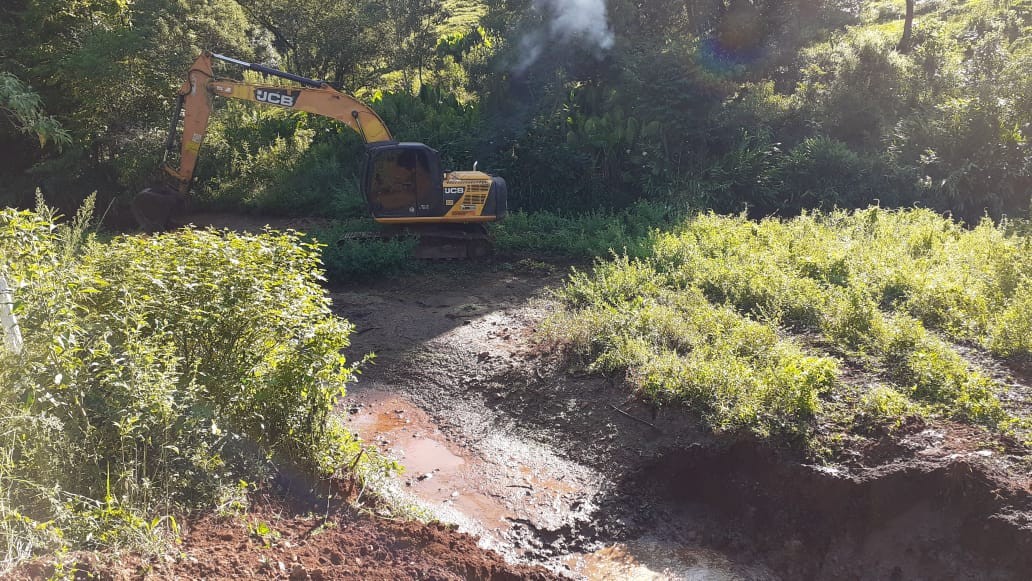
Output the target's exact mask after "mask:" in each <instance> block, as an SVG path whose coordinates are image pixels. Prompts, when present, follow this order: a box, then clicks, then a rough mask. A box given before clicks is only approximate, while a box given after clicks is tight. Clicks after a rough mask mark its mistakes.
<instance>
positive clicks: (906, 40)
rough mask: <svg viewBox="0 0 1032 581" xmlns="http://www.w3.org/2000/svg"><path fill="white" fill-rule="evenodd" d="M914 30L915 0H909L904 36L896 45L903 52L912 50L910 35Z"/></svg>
mask: <svg viewBox="0 0 1032 581" xmlns="http://www.w3.org/2000/svg"><path fill="white" fill-rule="evenodd" d="M913 30H914V0H907V13H906V16H905V17H904V20H903V37H902V38H900V39H899V46H897V47H896V49H897V50H899V52H901V53H904V54H905V53H908V52H910V37H911V35H912V33H913Z"/></svg>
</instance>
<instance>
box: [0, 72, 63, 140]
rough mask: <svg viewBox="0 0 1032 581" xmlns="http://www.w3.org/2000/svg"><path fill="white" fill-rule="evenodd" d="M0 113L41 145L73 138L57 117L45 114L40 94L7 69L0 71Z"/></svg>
mask: <svg viewBox="0 0 1032 581" xmlns="http://www.w3.org/2000/svg"><path fill="white" fill-rule="evenodd" d="M0 112H3V113H4V115H5V116H6V117H7V119H8V121H10V122H11V123H13V124H14V126H15V127H17V128H18V130H19V131H21V132H22V133H28V134H35V135H36V137H38V138H39V146H40V147H44V146H45V145H46V144H47V142H48V141H52V142H53V143H55V144H56V145H57V146H59V147H60V146H62V145H68V144H69V143H71V141H72V137H71V135H70V134H69V133H68V131H66V130H65V129H64V128H62V127H61V124H60V123H59V122H58V121H57V119H55V118H54V117H53V116H51V115H47V114H46V113H44V111H43V102H42V99H40V97H39V95H38V94H36V92H35V91H33V90H32V88H31V87H29V86H28V85H26V84H25V83H23V82H21V81H20V80H19V79H18V77H16V76H14V75H12V74H10V73H6V72H0Z"/></svg>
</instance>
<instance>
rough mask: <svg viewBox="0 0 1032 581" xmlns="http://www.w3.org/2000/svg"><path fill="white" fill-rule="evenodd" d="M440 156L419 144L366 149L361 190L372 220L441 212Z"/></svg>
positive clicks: (415, 216) (432, 214)
mask: <svg viewBox="0 0 1032 581" xmlns="http://www.w3.org/2000/svg"><path fill="white" fill-rule="evenodd" d="M440 159H441V158H440V155H439V154H438V153H437V151H435V150H434V149H432V148H430V147H428V146H427V145H425V144H422V143H397V142H388V143H377V144H372V145H370V146H369V147H368V149H367V150H366V163H365V172H364V173H365V175H364V176H363V182H364V183H363V188H362V191H363V193H364V194H365V196H366V203H367V204H368V205H369V211H370V212H371V213H372V215H373V218H388V219H389V218H433V217H439V216H441V215H442V214H443V213H444V197H443V190H442V187H441V186H442V181H441V175H442V174H441V162H440Z"/></svg>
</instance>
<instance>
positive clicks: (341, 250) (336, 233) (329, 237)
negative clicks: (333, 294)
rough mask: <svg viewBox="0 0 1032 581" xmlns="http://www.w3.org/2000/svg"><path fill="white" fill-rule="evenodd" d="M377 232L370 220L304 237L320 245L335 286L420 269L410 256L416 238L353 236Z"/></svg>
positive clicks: (332, 227) (330, 279)
mask: <svg viewBox="0 0 1032 581" xmlns="http://www.w3.org/2000/svg"><path fill="white" fill-rule="evenodd" d="M377 230H378V226H377V225H376V224H375V223H374V222H372V221H371V220H366V219H359V220H348V221H342V222H338V223H336V224H333V225H329V226H324V227H321V228H315V229H313V230H311V231H309V232H308V233H307V235H306V238H307V239H308V240H312V241H315V242H318V244H319V245H320V251H321V254H322V263H323V266H324V267H325V269H326V278H327V279H328V280H329V281H330V282H331V283H334V284H342V283H346V282H349V281H352V280H355V279H367V278H371V277H373V276H390V275H395V274H401V273H403V272H409V271H412V270H415V269H417V268H419V267H420V265H419V262H418V261H417V260H416V258H415V256H414V255H413V250H415V248H416V244H417V243H418V240H417V239H416V238H415V237H399V238H387V239H379V238H375V237H369V238H363V237H360V236H359V237H355V236H353V235H354V234H355V233H368V232H376V231H377ZM349 236H350V237H349Z"/></svg>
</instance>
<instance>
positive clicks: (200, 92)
mask: <svg viewBox="0 0 1032 581" xmlns="http://www.w3.org/2000/svg"><path fill="white" fill-rule="evenodd" d="M213 58H218V59H219V60H223V61H226V62H230V63H233V64H237V65H240V66H242V67H244V68H247V69H250V70H254V71H257V72H260V73H264V74H267V75H273V76H277V77H282V78H285V79H288V80H291V81H295V82H297V83H300V84H301V85H303V86H301V87H282V86H274V85H265V84H256V83H248V82H243V81H236V80H232V79H221V78H216V77H215V76H214V73H213V72H212V59H213ZM213 96H219V97H225V98H227V99H239V100H243V101H251V102H253V103H259V104H263V105H273V106H276V107H283V108H286V109H293V110H296V111H306V112H308V113H313V114H315V115H321V116H323V117H330V118H332V119H336V120H337V121H339V122H341V123H343V124H345V125H347V126H348V127H350V128H351V129H353V130H354V131H355V132H356V133H358V134H359V135H361V136H362V139H363V140H364V141H365V142H366V143H377V142H388V141H391V140H392V138H391V133H390V131H388V130H387V126H386V125H384V122H383V120H382V119H380V116H379V115H377V114H376V112H375V111H373V110H372V109H371V108H370V107H369V106H368V105H366V104H365V103H363V102H361V101H359V100H358V99H355V98H354V97H352V96H350V95H347V94H345V93H341V92H340V91H337V90H336V89H334V88H333V87H331V86H330V85H329V84H327V83H325V82H323V81H316V80H313V79H308V78H305V77H301V76H298V75H294V74H291V73H287V72H284V71H280V70H277V69H273V68H271V67H265V66H262V65H256V64H251V63H247V62H244V61H240V60H237V59H232V58H229V57H225V56H222V55H216V54H212V53H209V52H205V53H203V54H201V55H200V56H199V57H197V60H195V61H194V63H193V65H192V66H191V67H190V71H189V73H188V74H187V79H186V81H185V82H184V83H183V86H182V87H181V88H180V90H179V99H178V104H177V107H176V109H175V112H174V113H173V116H172V122H171V126H170V128H169V136H168V141H167V142H166V153H165V161H164V163H163V164H162V169H163V170H164V171H165V172H166V173H168V174H169V175H170V176H172V178H173V179H174V180H175V181H176V188H175V189H176V190H177V191H178V193H179V194H180V195H182V196H186V195H187V193H188V192H189V189H190V183H191V181H192V180H193V175H194V171H195V170H196V168H197V159H198V156H199V154H200V149H201V145H202V144H203V143H204V137H205V134H206V133H207V131H208V121H209V119H210V118H211V110H212V97H213ZM181 115H182V117H183V132H182V134H181V136H182V137H181V139H180V144H179V167H174V166H173V165H172V164H171V163H170V161H169V156H170V154H172V153H174V152H175V149H176V147H175V142H176V139H175V138H176V136H177V135H179V134H178V131H177V129H178V122H179V118H180V116H181Z"/></svg>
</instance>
